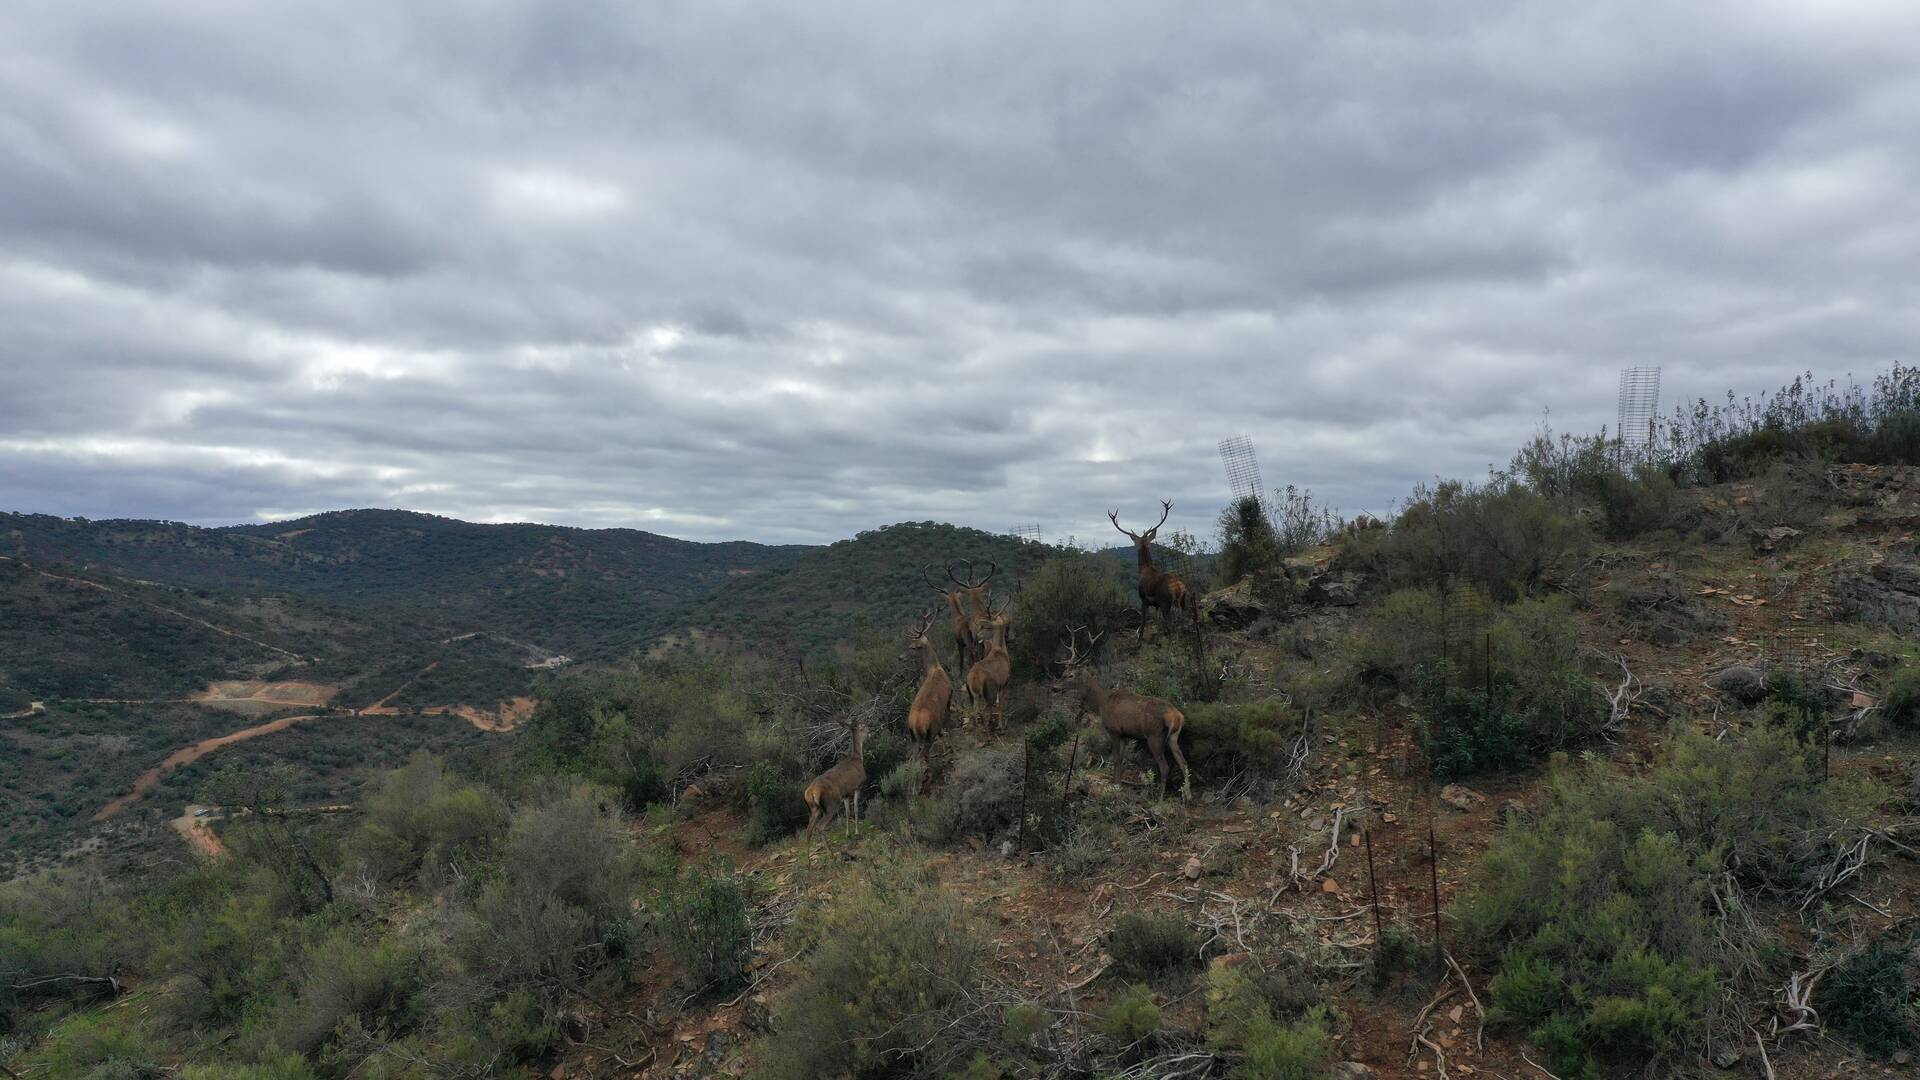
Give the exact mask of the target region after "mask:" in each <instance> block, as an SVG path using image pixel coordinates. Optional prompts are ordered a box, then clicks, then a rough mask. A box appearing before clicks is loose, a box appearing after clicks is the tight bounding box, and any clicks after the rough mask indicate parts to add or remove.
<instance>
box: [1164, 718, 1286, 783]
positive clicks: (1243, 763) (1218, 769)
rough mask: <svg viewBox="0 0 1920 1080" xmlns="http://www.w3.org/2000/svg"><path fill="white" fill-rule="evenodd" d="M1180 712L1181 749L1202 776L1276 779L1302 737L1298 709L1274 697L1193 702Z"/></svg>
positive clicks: (1195, 770)
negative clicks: (1289, 754)
mask: <svg viewBox="0 0 1920 1080" xmlns="http://www.w3.org/2000/svg"><path fill="white" fill-rule="evenodd" d="M1181 712H1182V713H1183V714H1184V715H1185V717H1186V725H1185V726H1184V727H1183V728H1181V730H1180V748H1181V750H1182V751H1183V752H1184V753H1185V754H1186V756H1187V764H1188V765H1189V766H1190V767H1192V769H1193V770H1194V772H1195V773H1196V774H1197V775H1200V776H1211V777H1216V778H1225V777H1230V776H1235V775H1238V774H1241V773H1247V774H1250V775H1253V776H1257V777H1262V778H1266V779H1275V778H1278V777H1279V776H1280V773H1281V771H1282V769H1283V768H1284V767H1285V766H1286V763H1287V756H1288V752H1289V750H1290V749H1291V748H1292V746H1293V743H1294V741H1295V740H1296V739H1297V738H1299V735H1300V725H1301V717H1300V715H1299V713H1298V712H1297V711H1296V710H1294V709H1291V708H1289V707H1288V706H1287V705H1285V704H1283V703H1282V702H1280V701H1277V700H1267V701H1250V702H1244V703H1238V704H1228V703H1225V702H1193V703H1191V704H1188V705H1186V706H1185V707H1184V708H1182V709H1181ZM1174 768H1175V769H1176V770H1178V768H1179V766H1178V765H1174Z"/></svg>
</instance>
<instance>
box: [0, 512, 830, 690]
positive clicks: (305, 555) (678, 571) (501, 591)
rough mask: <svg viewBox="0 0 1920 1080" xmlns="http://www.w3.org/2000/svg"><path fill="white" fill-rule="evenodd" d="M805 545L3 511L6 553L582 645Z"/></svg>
mask: <svg viewBox="0 0 1920 1080" xmlns="http://www.w3.org/2000/svg"><path fill="white" fill-rule="evenodd" d="M804 550H806V549H805V548H798V547H774V546H767V545H762V544H752V543H744V542H740V543H723V544H698V543H692V542H689V541H685V540H676V539H673V538H671V537H665V536H659V535H656V534H654V533H648V532H641V531H639V530H635V529H571V528H562V527H559V526H552V525H481V524H474V523H471V522H464V521H455V520H453V519H450V518H442V517H435V516H432V515H429V514H417V513H411V512H406V511H398V510H342V511H335V512H331V513H325V514H316V515H314V516H312V517H307V518H300V519H297V520H293V521H285V522H276V523H274V524H271V525H245V526H233V527H228V528H201V527H197V526H192V525H184V524H180V523H177V522H161V521H128V520H115V521H88V520H83V519H67V518H57V517H49V516H46V515H39V514H19V513H0V554H12V555H16V556H20V557H23V558H26V559H29V560H34V561H39V562H60V563H67V564H71V565H75V566H80V567H84V568H92V569H97V570H101V571H105V572H109V573H113V574H116V575H121V576H128V577H134V578H143V579H150V580H154V581H161V582H166V583H169V584H175V585H187V586H196V587H201V588H209V589H223V590H242V591H261V590H267V591H275V592H288V593H296V594H300V595H304V596H309V597H315V598H319V599H324V600H329V601H333V602H335V603H338V604H342V605H348V606H356V607H359V608H360V609H362V610H378V611H379V612H380V613H381V615H382V616H383V617H387V618H401V619H404V620H408V621H412V622H416V623H427V624H432V625H435V626H438V627H441V628H444V629H446V630H448V632H449V633H458V632H466V631H471V630H491V631H495V632H498V633H501V634H505V635H509V636H513V637H518V638H523V639H526V640H529V641H531V642H533V643H536V644H538V645H539V646H540V647H542V648H545V649H547V650H550V651H553V652H560V653H567V654H570V655H574V656H588V657H592V656H601V657H611V656H618V655H621V654H622V653H624V652H625V651H626V650H627V649H629V648H631V647H632V646H633V645H635V644H638V643H639V642H640V641H642V640H644V639H646V638H647V637H650V636H651V635H652V634H654V633H656V632H658V631H659V630H660V629H661V628H662V626H663V623H664V620H666V619H667V618H668V617H669V616H668V613H669V612H671V611H673V610H674V609H675V608H676V607H677V606H678V605H680V604H681V603H683V602H685V601H687V600H689V599H691V598H693V597H695V596H698V595H700V594H702V593H704V592H706V591H708V590H710V589H712V588H714V587H716V586H718V585H720V584H722V583H723V582H726V581H727V580H729V579H730V578H732V577H735V576H742V575H752V574H754V573H757V572H762V571H765V570H769V569H772V568H775V567H778V566H780V565H783V564H784V563H786V562H788V561H790V560H791V559H793V558H794V557H795V556H797V555H798V554H800V553H801V552H802V551H804Z"/></svg>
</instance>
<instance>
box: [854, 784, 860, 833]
mask: <svg viewBox="0 0 1920 1080" xmlns="http://www.w3.org/2000/svg"><path fill="white" fill-rule="evenodd" d="M853 835H855V836H859V835H860V789H859V788H855V789H854V790H853Z"/></svg>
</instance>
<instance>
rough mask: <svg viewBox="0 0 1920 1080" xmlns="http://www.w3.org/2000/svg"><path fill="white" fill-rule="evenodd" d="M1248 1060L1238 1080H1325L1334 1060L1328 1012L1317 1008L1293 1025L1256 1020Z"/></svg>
mask: <svg viewBox="0 0 1920 1080" xmlns="http://www.w3.org/2000/svg"><path fill="white" fill-rule="evenodd" d="M1243 1052H1244V1053H1245V1055H1246V1057H1245V1060H1243V1061H1241V1063H1240V1064H1239V1065H1238V1066H1236V1067H1235V1068H1234V1070H1233V1075H1234V1077H1235V1078H1236V1080H1322V1078H1323V1077H1325V1076H1326V1075H1327V1063H1328V1062H1329V1061H1331V1060H1332V1057H1333V1042H1332V1040H1331V1038H1329V1036H1328V1033H1327V1008H1326V1006H1324V1005H1316V1006H1314V1007H1313V1008H1312V1009H1310V1010H1308V1012H1307V1015H1306V1016H1305V1017H1303V1018H1301V1019H1299V1020H1295V1021H1293V1022H1291V1023H1282V1022H1280V1021H1277V1020H1274V1019H1273V1018H1272V1017H1268V1016H1262V1017H1256V1018H1255V1020H1254V1022H1253V1024H1252V1025H1251V1026H1250V1027H1249V1029H1248V1031H1247V1037H1246V1042H1245V1044H1244V1046H1243Z"/></svg>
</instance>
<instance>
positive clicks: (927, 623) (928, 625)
mask: <svg viewBox="0 0 1920 1080" xmlns="http://www.w3.org/2000/svg"><path fill="white" fill-rule="evenodd" d="M931 629H933V609H932V608H928V609H927V613H926V614H925V615H922V616H920V621H919V622H918V623H916V624H915V625H914V628H913V633H911V634H908V635H907V640H908V641H914V640H916V639H919V638H923V637H925V636H927V631H928V630H931Z"/></svg>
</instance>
